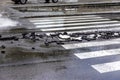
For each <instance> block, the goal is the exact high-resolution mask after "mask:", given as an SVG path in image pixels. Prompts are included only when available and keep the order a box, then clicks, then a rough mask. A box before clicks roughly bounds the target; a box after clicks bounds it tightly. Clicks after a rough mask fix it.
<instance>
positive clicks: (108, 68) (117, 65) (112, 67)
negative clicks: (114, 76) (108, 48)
mask: <svg viewBox="0 0 120 80" xmlns="http://www.w3.org/2000/svg"><path fill="white" fill-rule="evenodd" d="M92 67H93V68H94V69H96V70H97V71H98V72H100V73H108V72H113V71H118V70H120V61H115V62H109V63H103V64H95V65H92Z"/></svg>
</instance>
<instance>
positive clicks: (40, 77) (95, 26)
mask: <svg viewBox="0 0 120 80" xmlns="http://www.w3.org/2000/svg"><path fill="white" fill-rule="evenodd" d="M85 1H88V2H92V1H93V2H95V1H97V0H84V1H83V2H85ZM102 1H103V0H102ZM107 1H108V0H107ZM109 1H110V0H109ZM66 2H81V1H80V0H79V1H78V0H67V1H66ZM29 3H30V2H29ZM29 3H28V4H29ZM118 8H119V7H118ZM107 9H109V10H110V9H111V8H107ZM107 9H106V10H107ZM17 10H19V11H20V12H21V13H23V16H27V15H28V16H29V18H24V19H25V20H24V21H26V22H28V23H30V26H28V27H27V28H28V29H31V30H35V31H40V32H48V33H46V35H50V34H51V33H56V31H57V32H61V31H62V32H68V33H75V32H82V31H83V32H88V31H98V30H101V31H105V30H117V31H119V30H120V22H119V21H118V20H115V19H110V18H107V17H105V16H100V15H79V16H75V15H71V16H70V15H69V16H65V15H66V14H74V13H75V14H76V13H79V12H81V11H92V10H91V8H90V9H88V8H85V9H82V8H78V7H72V8H70V7H64V8H49V7H47V8H46V7H45V8H38V9H36V10H35V9H34V8H33V9H32V8H28V9H26V8H21V9H17ZM95 10H98V9H95ZM99 10H101V11H102V10H103V9H101V8H100V9H99ZM41 11H42V12H41ZM46 12H48V13H46ZM31 15H33V16H35V15H38V16H39V15H41V16H43V15H45V16H46V15H64V16H56V17H49V16H47V17H33V16H32V17H30V16H31ZM2 21H3V20H2ZM2 21H1V23H2ZM26 22H25V23H26ZM16 30H17V29H16ZM17 36H18V35H17ZM119 44H120V38H116V39H107V40H99V41H97V40H96V41H86V42H68V43H65V44H61V45H58V44H50V45H49V46H45V44H44V41H37V42H32V41H30V40H23V39H20V41H13V40H11V41H6V42H4V41H3V42H2V41H1V42H0V52H1V54H0V80H119V79H120V76H119V74H120V67H119V66H120V45H119ZM56 49H58V50H56ZM61 49H62V51H61ZM50 50H51V52H50ZM40 51H43V52H46V53H41V52H40ZM49 53H51V54H49ZM58 53H59V54H58Z"/></svg>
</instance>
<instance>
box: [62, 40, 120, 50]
mask: <svg viewBox="0 0 120 80" xmlns="http://www.w3.org/2000/svg"><path fill="white" fill-rule="evenodd" d="M112 44H120V39H111V40H109V41H108V40H107V41H94V42H85V43H73V44H65V45H62V47H64V48H65V49H77V48H85V47H92V46H103V45H112Z"/></svg>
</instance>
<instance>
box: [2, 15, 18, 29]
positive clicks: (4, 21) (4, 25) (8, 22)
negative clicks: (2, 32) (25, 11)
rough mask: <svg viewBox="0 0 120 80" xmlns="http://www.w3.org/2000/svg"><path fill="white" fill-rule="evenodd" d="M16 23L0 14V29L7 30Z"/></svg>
mask: <svg viewBox="0 0 120 80" xmlns="http://www.w3.org/2000/svg"><path fill="white" fill-rule="evenodd" d="M17 24H18V22H17V21H14V20H11V19H9V18H6V17H3V16H2V14H0V29H8V28H12V27H15V26H17Z"/></svg>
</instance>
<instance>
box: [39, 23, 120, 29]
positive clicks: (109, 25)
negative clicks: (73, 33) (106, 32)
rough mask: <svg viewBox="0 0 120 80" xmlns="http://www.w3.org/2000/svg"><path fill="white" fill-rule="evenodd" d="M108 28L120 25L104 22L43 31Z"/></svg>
mask: <svg viewBox="0 0 120 80" xmlns="http://www.w3.org/2000/svg"><path fill="white" fill-rule="evenodd" d="M104 27H105V28H106V27H120V23H119V24H118V23H117V24H102V25H92V26H77V27H61V28H50V29H41V31H59V30H74V29H85V28H96V29H97V28H104Z"/></svg>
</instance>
